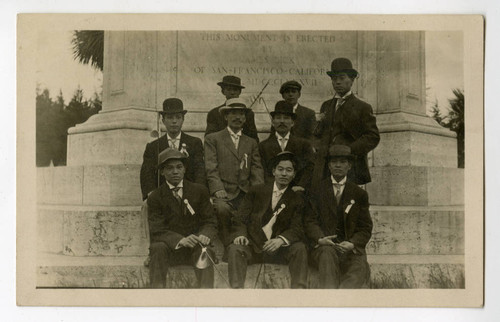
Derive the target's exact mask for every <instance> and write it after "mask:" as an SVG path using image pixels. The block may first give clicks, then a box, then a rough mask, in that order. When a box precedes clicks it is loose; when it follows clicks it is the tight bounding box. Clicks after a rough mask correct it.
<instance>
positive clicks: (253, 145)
mask: <svg viewBox="0 0 500 322" xmlns="http://www.w3.org/2000/svg"><path fill="white" fill-rule="evenodd" d="M205 167H206V169H207V181H208V188H209V190H210V194H212V195H213V194H214V193H215V192H217V191H219V190H226V192H227V194H228V199H229V200H232V199H234V198H236V197H237V196H238V194H239V193H240V191H243V192H247V191H248V188H250V186H253V185H256V184H261V183H264V170H263V168H262V163H261V160H260V154H259V146H258V144H257V142H256V141H255V140H254V139H252V138H250V137H248V136H246V135H244V134H242V135H241V137H240V140H239V144H238V150H237V151H236V148H235V146H234V143H233V141H232V140H231V136H230V135H229V131H228V130H227V128H226V129H224V130H222V131H219V132H216V133H212V134H209V135H207V136H206V137H205Z"/></svg>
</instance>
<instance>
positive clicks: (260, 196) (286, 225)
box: [228, 152, 308, 288]
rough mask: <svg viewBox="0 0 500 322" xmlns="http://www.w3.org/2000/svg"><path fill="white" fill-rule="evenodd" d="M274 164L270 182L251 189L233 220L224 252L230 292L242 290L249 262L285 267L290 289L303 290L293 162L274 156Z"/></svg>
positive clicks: (302, 254) (304, 274)
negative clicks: (289, 279)
mask: <svg viewBox="0 0 500 322" xmlns="http://www.w3.org/2000/svg"><path fill="white" fill-rule="evenodd" d="M274 162H275V165H274V167H273V174H274V177H275V180H274V182H272V183H267V184H263V185H258V186H253V187H251V188H250V190H249V192H248V193H247V194H246V195H245V198H244V199H243V202H242V204H241V207H240V209H239V211H238V214H237V216H235V217H234V222H233V227H232V232H231V238H232V240H233V244H231V245H229V248H228V272H229V283H230V284H231V287H233V288H243V286H244V284H245V278H246V272H247V265H248V263H252V262H262V263H264V262H271V263H282V264H287V263H288V265H289V269H290V275H291V286H292V288H306V287H307V265H308V263H307V250H306V247H305V245H304V243H303V242H302V240H303V237H304V231H303V228H302V210H303V207H302V205H303V203H302V198H298V196H297V194H296V193H295V192H293V190H292V189H291V187H290V182H291V181H292V179H293V177H294V176H295V168H296V166H297V162H296V160H295V158H294V155H293V153H291V152H282V153H280V154H278V155H277V156H276V158H275V160H274Z"/></svg>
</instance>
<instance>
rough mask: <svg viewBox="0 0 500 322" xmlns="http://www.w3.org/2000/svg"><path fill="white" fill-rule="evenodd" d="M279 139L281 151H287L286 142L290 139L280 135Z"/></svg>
mask: <svg viewBox="0 0 500 322" xmlns="http://www.w3.org/2000/svg"><path fill="white" fill-rule="evenodd" d="M278 140H279V143H280V147H281V151H285V148H286V143H287V142H288V139H287V138H281V137H280V138H279V139H278Z"/></svg>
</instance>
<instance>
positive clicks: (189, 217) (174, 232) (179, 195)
mask: <svg viewBox="0 0 500 322" xmlns="http://www.w3.org/2000/svg"><path fill="white" fill-rule="evenodd" d="M186 161H187V157H186V155H185V154H183V153H182V152H180V151H178V150H176V149H171V148H168V149H166V150H164V151H162V152H161V153H160V156H159V165H158V170H159V171H160V173H161V174H162V175H163V177H164V178H165V184H163V185H161V186H160V187H159V188H158V189H156V190H154V191H153V192H152V193H151V195H150V196H149V197H148V199H147V203H148V221H149V231H150V236H151V237H150V238H151V245H150V248H149V250H150V257H151V261H150V264H149V276H150V283H151V287H152V288H164V287H166V276H167V271H168V268H169V267H171V266H174V265H180V264H191V265H193V266H196V263H197V262H198V259H199V258H200V255H201V254H202V250H204V251H206V252H207V253H208V255H206V256H209V258H210V259H214V258H215V257H214V256H215V253H214V252H213V251H212V249H210V248H207V246H208V245H210V242H211V241H212V240H213V239H214V238H215V237H216V235H217V220H216V218H215V216H214V214H213V206H212V204H211V203H210V196H209V194H208V191H207V188H206V187H205V186H202V185H200V184H197V183H192V182H190V181H188V180H184V174H185V172H186ZM207 264H208V265H203V268H198V267H195V273H196V278H197V281H198V285H197V286H198V287H200V288H213V286H214V268H213V266H212V265H213V264H214V263H213V262H208V263H207Z"/></svg>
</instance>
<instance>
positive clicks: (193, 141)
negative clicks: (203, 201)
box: [140, 98, 207, 200]
mask: <svg viewBox="0 0 500 322" xmlns="http://www.w3.org/2000/svg"><path fill="white" fill-rule="evenodd" d="M159 113H160V114H161V116H162V122H163V124H164V125H165V127H166V129H167V132H166V134H165V135H163V136H162V137H160V138H159V139H157V140H154V141H153V142H150V143H148V144H147V145H146V149H145V151H144V156H143V162H142V167H141V176H140V177H141V189H142V199H143V200H145V199H146V198H147V197H148V194H149V193H151V191H153V190H154V189H156V188H157V187H158V175H157V172H156V168H157V166H158V154H159V153H160V152H161V151H163V150H165V149H166V148H173V149H176V150H179V151H181V152H182V153H184V154H186V156H187V161H186V179H188V180H189V181H191V182H196V183H199V184H202V185H206V184H207V179H206V174H205V161H204V160H203V144H202V142H201V140H200V139H199V138H196V137H194V136H190V135H188V134H186V133H184V132H182V124H183V123H184V115H185V114H186V113H187V111H186V110H184V107H183V103H182V101H181V100H180V99H178V98H167V99H166V100H164V101H163V111H161V112H159ZM160 182H161V183H163V182H165V180H164V179H161V180H160Z"/></svg>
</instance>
